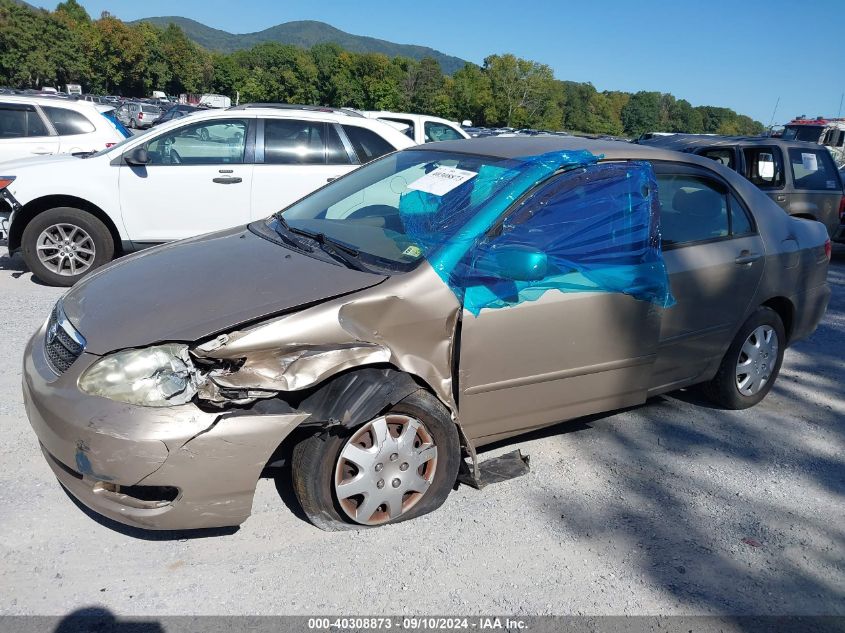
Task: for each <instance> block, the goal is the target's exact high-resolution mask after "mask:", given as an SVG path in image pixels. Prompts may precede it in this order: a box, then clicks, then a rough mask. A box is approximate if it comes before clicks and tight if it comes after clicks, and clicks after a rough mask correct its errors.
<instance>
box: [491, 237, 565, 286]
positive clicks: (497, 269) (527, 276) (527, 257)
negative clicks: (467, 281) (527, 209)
mask: <svg viewBox="0 0 845 633" xmlns="http://www.w3.org/2000/svg"><path fill="white" fill-rule="evenodd" d="M475 269H476V271H477V272H479V273H481V274H482V275H483V274H485V273H487V274H490V275H492V276H495V277H498V278H500V279H508V280H511V281H538V280H540V279H543V278H544V277H545V276H546V275H547V274H548V270H549V262H548V258H547V257H546V254H545V253H544V252H542V251H539V250H537V249H535V248H532V247H530V246H521V245H518V244H504V245H501V246H496V245H493V246H491V247H490V248H489V249H487V250H486V251H485V252H484V253H483V254H482V255H481V256H480V257H479V258H478V260H476V265H475Z"/></svg>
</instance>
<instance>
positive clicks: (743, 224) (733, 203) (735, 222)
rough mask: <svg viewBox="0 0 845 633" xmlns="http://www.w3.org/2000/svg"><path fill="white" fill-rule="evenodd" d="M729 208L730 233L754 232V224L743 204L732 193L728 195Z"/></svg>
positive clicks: (745, 233)
mask: <svg viewBox="0 0 845 633" xmlns="http://www.w3.org/2000/svg"><path fill="white" fill-rule="evenodd" d="M728 202H729V204H730V208H731V235H748V234H749V233H753V232H754V225H753V224H752V223H751V218H750V217H749V215H748V211H747V210H746V209H745V207H744V206H743V204H742V203H741V202H740V201H739V200H738V199H737V197H736V196H735V195H734V194H729V195H728Z"/></svg>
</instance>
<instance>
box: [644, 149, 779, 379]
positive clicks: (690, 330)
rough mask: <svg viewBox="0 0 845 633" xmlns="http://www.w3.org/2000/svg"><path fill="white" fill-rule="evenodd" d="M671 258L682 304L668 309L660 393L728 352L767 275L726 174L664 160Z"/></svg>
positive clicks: (661, 174)
mask: <svg viewBox="0 0 845 633" xmlns="http://www.w3.org/2000/svg"><path fill="white" fill-rule="evenodd" d="M655 171H656V173H657V188H658V194H659V198H660V208H661V216H660V221H661V236H662V242H663V259H664V261H665V263H666V267H667V269H668V272H669V280H670V283H671V288H672V295H673V296H674V298H675V301H676V303H675V305H673V306H672V307H670V308H668V309H666V310H665V311H664V314H663V321H662V323H661V327H660V348H659V352H658V356H657V362H656V363H655V366H654V376H653V378H652V391H665V390H667V389H669V388H671V387H672V385H675V384H680V383H684V382H688V381H691V380H693V379H695V378H696V377H697V376H699V375H701V374H702V373H703V372H704V371H705V370H707V369H708V367H710V366H712V364H713V363H714V362H718V360H719V359H721V358H722V356H723V355H724V353H725V351H726V350H727V347H728V345H729V344H730V341H731V339H732V338H733V336H734V332H735V331H736V330H737V328H738V327H739V326H740V325H741V323H742V320H743V318H744V315H745V313H746V310H747V308H748V305H749V302H750V300H751V297H753V296H754V292H755V290H756V288H757V284H758V283H759V281H760V277H761V275H762V273H763V265H764V255H765V252H764V249H763V240H762V239H761V238H760V236H759V234H758V233H757V231H756V228H755V224H754V222H753V218H752V216H751V214H750V213H749V212H748V209H746V207H745V205H744V204H743V203H742V201H741V200H740V199H739V197H738V196H737V195H736V193H735V192H733V191H732V190H731V189H730V187H729V186H728V185H727V183H725V182H724V181H723V180H721V179H719V178H718V177H717V176H715V175H714V174H712V172H709V171H705V170H703V169H699V168H696V167H693V166H689V165H680V164H676V163H656V164H655Z"/></svg>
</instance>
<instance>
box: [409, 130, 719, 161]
mask: <svg viewBox="0 0 845 633" xmlns="http://www.w3.org/2000/svg"><path fill="white" fill-rule="evenodd" d="M414 149H420V150H430V151H446V152H450V151H451V152H461V153H464V154H479V155H481V156H492V157H496V158H523V157H525V156H538V155H540V154H546V153H548V152H566V151H576V150H583V149H585V150H587V151H589V152H591V153H593V154H595V155H597V156H598V155H602V156H603V158H605V159H607V160H673V161H680V162H688V163H693V164H696V165H701V164H705V165H706V164H707V163H706V162H704V161H707V162H710V163H712V162H713V161H711V160H708V159H703V158H700V157H697V156H692V155H690V154H682V153H680V152H676V151H671V150H666V149H663V148H658V147H653V146H649V145H637V144H634V143H626V142H624V141H608V140H603V139H590V138H584V137H578V136H551V135H549V136H506V137H501V136H485V137H482V138H470V139H465V140H461V141H439V142H437V143H429V144H426V145H419V146H417V147H415V148H414Z"/></svg>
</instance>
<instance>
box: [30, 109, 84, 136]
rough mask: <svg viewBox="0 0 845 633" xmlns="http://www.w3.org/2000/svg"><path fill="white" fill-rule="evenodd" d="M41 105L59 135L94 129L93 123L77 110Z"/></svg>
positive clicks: (80, 132) (70, 134)
mask: <svg viewBox="0 0 845 633" xmlns="http://www.w3.org/2000/svg"><path fill="white" fill-rule="evenodd" d="M42 107H43V109H44V113H45V114H46V115H47V118H48V119H50V123H52V124H53V127H54V128H56V132H58V133H59V136H72V135H74V134H88V133H89V132H93V131H94V130H95V129H96V128H95V127H94V124H93V123H91V121H89V120H88V119H86V118H85V117H84V116H83V115H81V114H80V113H79V112H74V111H73V110H68V109H66V108H54V107H52V106H42Z"/></svg>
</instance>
